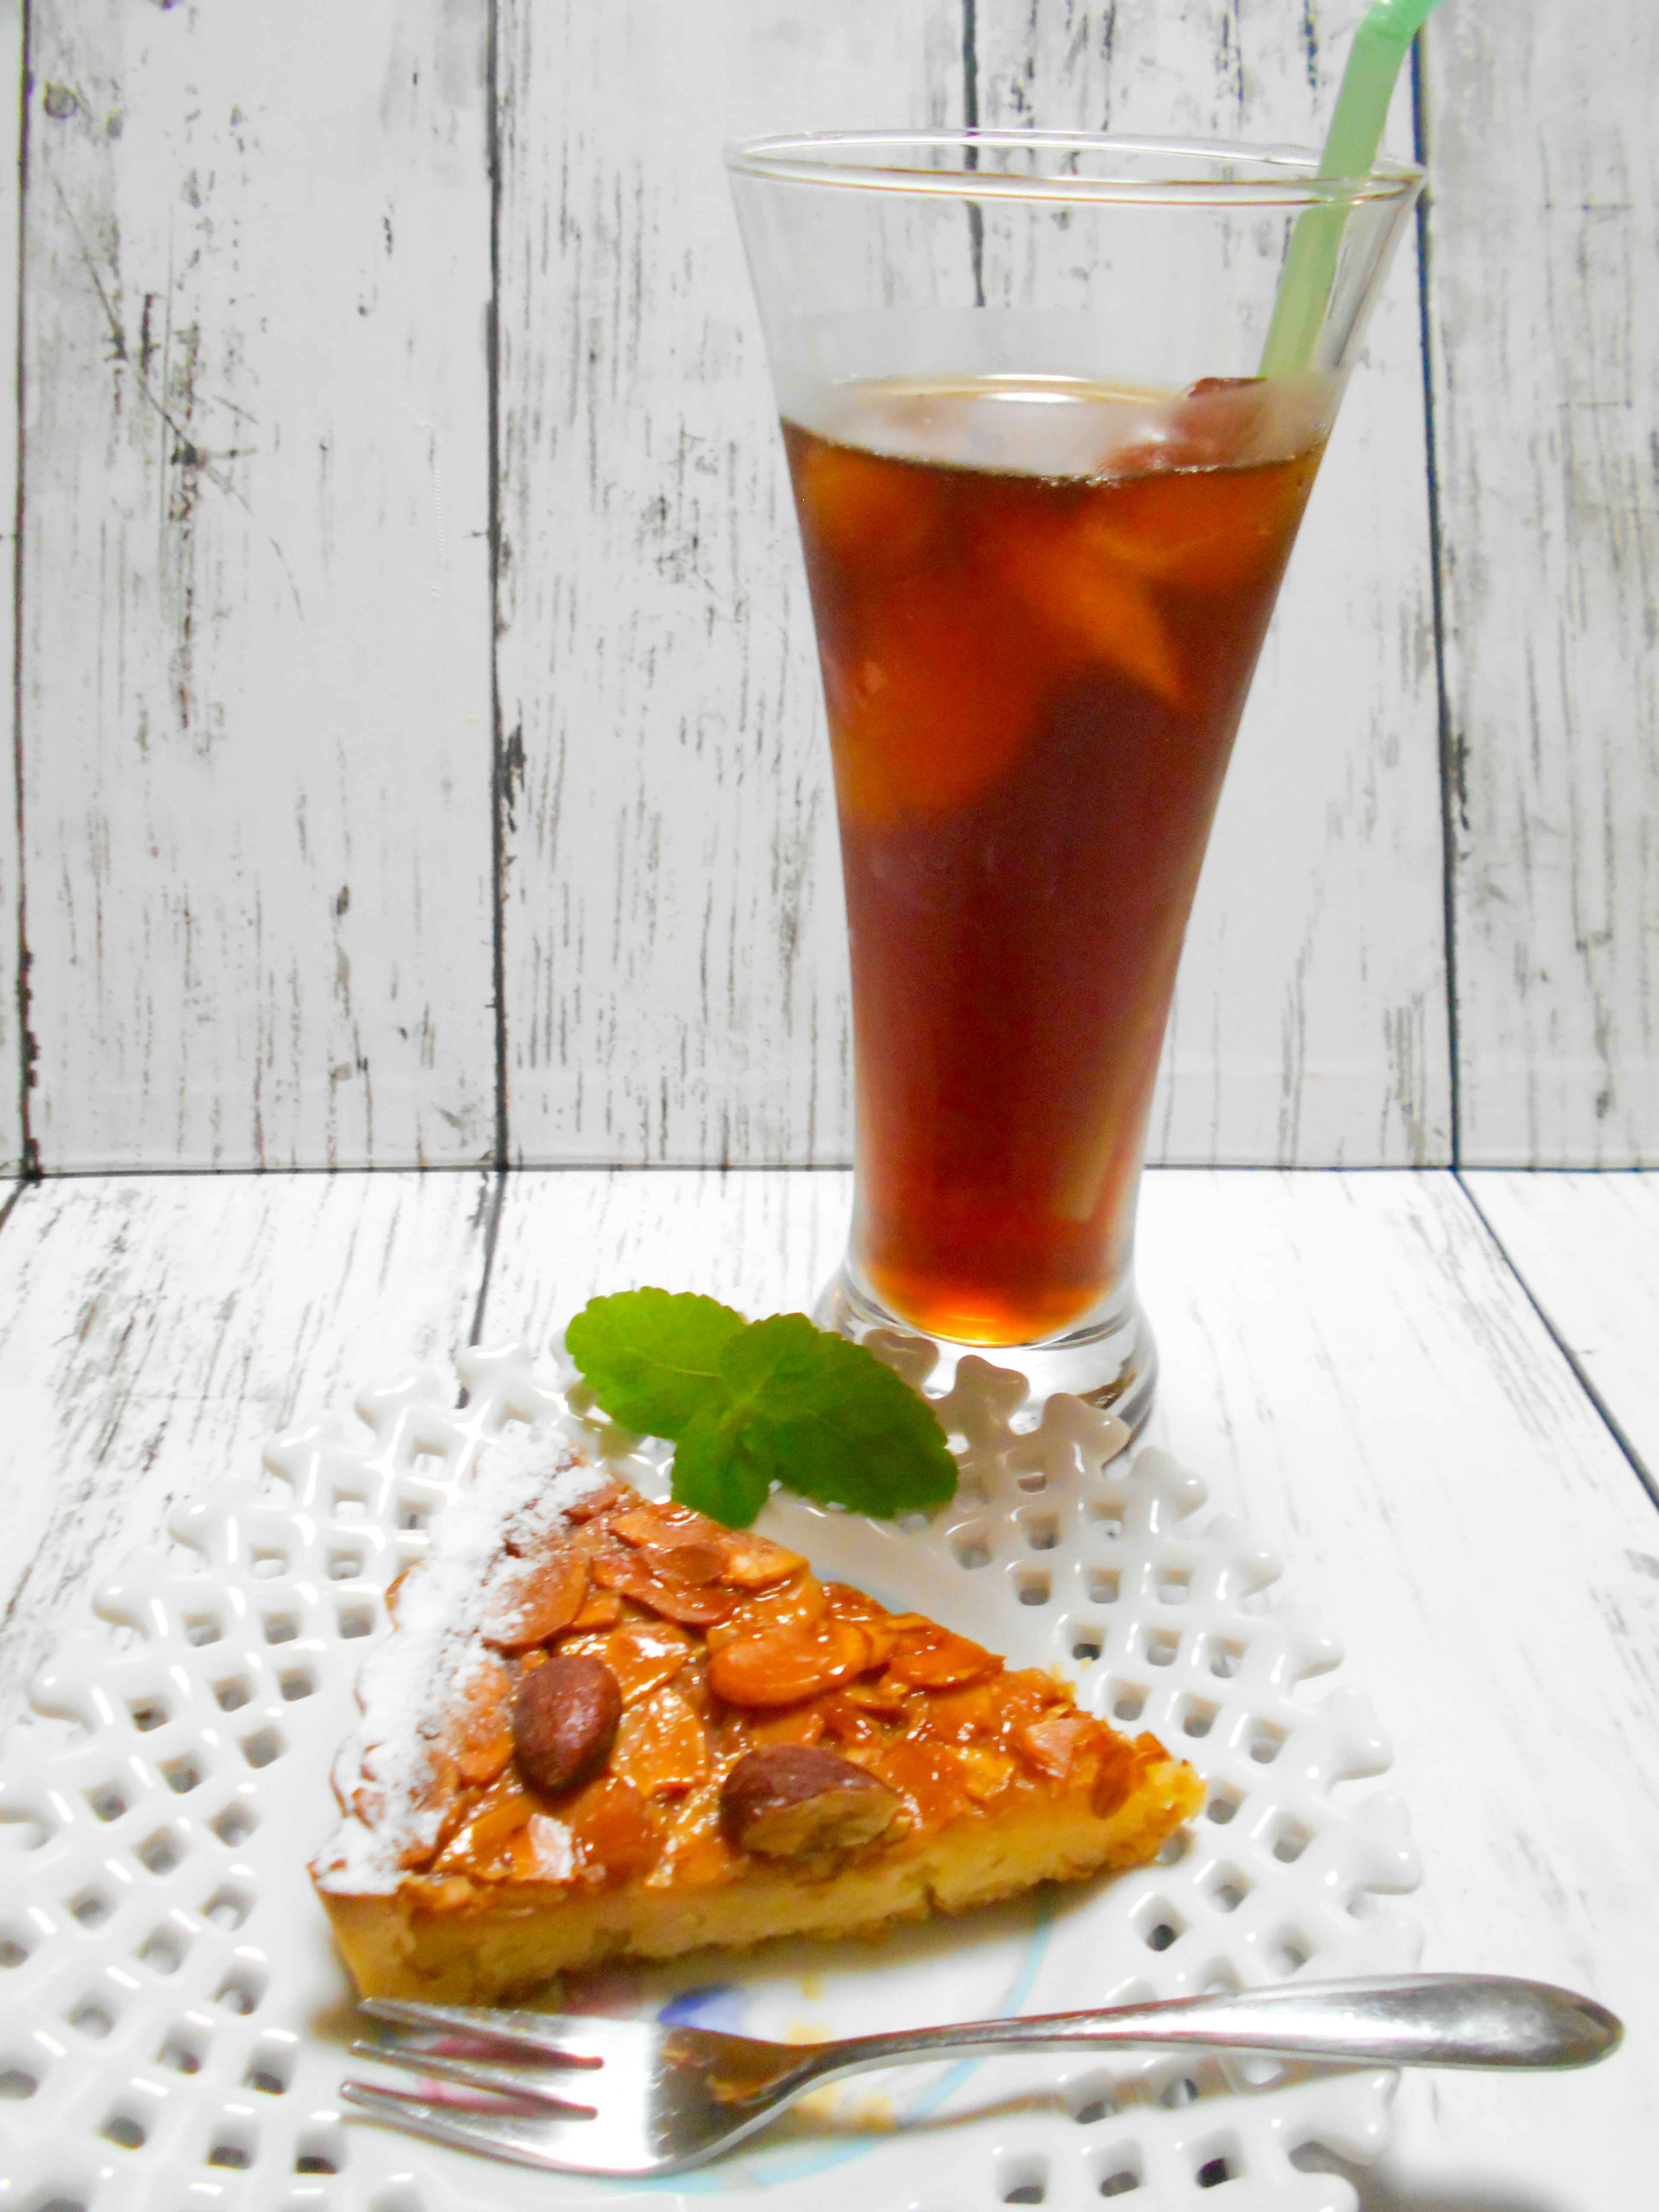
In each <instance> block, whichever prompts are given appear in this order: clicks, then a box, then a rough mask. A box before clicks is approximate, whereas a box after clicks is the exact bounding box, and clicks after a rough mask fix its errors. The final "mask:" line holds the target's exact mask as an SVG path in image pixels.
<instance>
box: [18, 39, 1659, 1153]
mask: <svg viewBox="0 0 1659 2212" xmlns="http://www.w3.org/2000/svg"><path fill="white" fill-rule="evenodd" d="M1359 11H1360V10H1359V0H1184V4H1177V0H837V4H836V6H834V7H825V6H823V5H822V4H820V0H699V4H697V5H696V6H695V7H692V6H686V5H684V4H680V0H604V4H603V5H601V4H599V0H535V3H534V4H532V0H352V4H351V5H350V6H349V7H344V8H342V7H339V6H337V5H334V4H331V0H289V5H287V6H286V7H284V8H283V9H269V8H262V7H258V6H255V5H253V4H252V0H143V3H142V4H141V0H27V6H25V7H23V8H21V9H20V7H19V4H18V0H0V68H3V70H5V71H6V72H7V73H8V75H13V74H19V75H20V76H21V72H22V71H23V70H24V69H25V68H26V70H27V75H26V76H21V82H22V85H23V96H22V99H21V105H20V107H19V109H18V110H17V111H16V112H8V114H7V118H6V123H5V125H4V126H3V127H4V128H5V130H6V131H9V132H12V131H17V130H19V129H20V128H21V143H22V152H23V167H22V176H23V193H22V200H21V223H14V222H10V221H7V222H4V223H0V239H3V241H4V245H5V247H6V249H7V250H10V249H11V248H12V247H13V246H15V244H16V243H17V241H18V240H20V239H21V276H20V272H19V271H18V270H15V269H14V270H12V271H11V272H10V273H9V275H0V300H3V302H4V305H3V307H0V362H4V363H5V364H6V365H7V366H6V369H5V371H4V372H0V373H4V374H9V373H10V368H11V364H12V363H13V362H14V359H15V364H16V368H17V373H18V374H19V376H20V378H21V390H20V392H19V394H18V400H19V404H18V405H17V406H16V407H15V408H13V407H10V406H8V405H6V404H3V397H0V416H3V418H4V421H5V425H6V427H5V429H4V431H3V432H0V441H6V442H0V483H7V484H9V481H10V479H11V477H12V474H13V471H14V464H15V459H16V457H15V456H14V454H13V453H12V451H11V448H10V445H9V441H10V440H11V438H12V436H13V434H14V424H18V425H21V501H19V505H18V511H19V513H20V514H21V525H22V530H21V575H20V579H19V589H18V592H17V594H16V600H15V605H16V607H17V609H18V611H20V612H21V625H20V629H19V635H18V637H17V640H16V661H15V667H16V677H17V684H16V699H17V728H16V757H17V762H18V771H19V787H18V792H17V804H16V807H15V810H14V809H13V808H11V807H9V806H7V807H0V823H3V829H0V899H3V902H4V907H5V911H6V914H7V916H8V921H7V923H6V926H5V927H3V928H0V1032H3V1035H0V1054H3V1065H4V1066H6V1067H8V1068H9V1069H15V1070H16V1071H17V1075H18V1081H17V1083H16V1085H15V1086H14V1085H13V1083H12V1081H11V1079H10V1078H8V1079H7V1080H6V1082H5V1083H4V1085H3V1086H0V1087H3V1090H4V1092H5V1097H6V1105H5V1109H4V1127H3V1130H0V1139H3V1141H0V1156H3V1158H4V1160H5V1161H6V1162H7V1163H8V1164H13V1165H15V1164H18V1163H20V1162H21V1163H24V1164H27V1165H30V1166H40V1167H41V1168H44V1169H45V1170H47V1171H52V1170H96V1169H102V1168H118V1167H135V1166H143V1167H149V1168H155V1167H164V1166H168V1167H186V1168H197V1167H219V1168H228V1167H237V1166H256V1167H269V1166H283V1165H301V1166H349V1165H354V1164H361V1165H375V1166H399V1165H418V1164H443V1165H461V1164H507V1163H508V1162H529V1163H561V1162H562V1163H572V1164H575V1163H585V1164H601V1163H610V1162H617V1163H632V1164H644V1163H653V1164H663V1163H675V1162H684V1163H699V1162H711V1163H724V1162H732V1163H739V1164H777V1163H789V1162H793V1163H812V1162H817V1163H823V1162H832V1161H836V1160H839V1159H842V1158H845V1156H846V1153H847V1150H848V1027H847V1017H846V1006H845V987H844V963H843V956H842V946H841V937H840V916H839V900H840V890H839V883H838V878H837V870H836V856H835V847H834V825H833V820H832V815H831V809H830V805H829V795H828V784H827V777H826V771H825V763H824V758H823V744H822V737H821V728H820V722H821V709H820V706H819V702H818V697H817V677H816V671H815V665H814V661H813V656H812V652H811V638H810V631H809V624H808V618H807V611H806V606H805V595H804V592H803V589H802V585H801V579H800V575H799V561H798V556H797V554H796V551H795V548H794V542H793V520H792V519H791V517H790V515H789V513H788V511H787V491H786V486H785V479H784V475H783V471H782V466H781V456H780V453H779V449H778V446H777V442H776V439H775V432H774V429H773V427H772V422H771V417H770V408H769V399H768V396H767V390H766V383H765V376H764V371H763V362H762V361H761V358H760V352H759V345H758V338H757V330H756V325H755V319H754V316H753V313H752V311H751V308H750V303H749V300H748V295H747V289H746V283H745V279H744V273H743V269H742V265H741V259H740V255H739V252H738V242H737V239H736V234H735V231H734V228H733V226H732V220H731V217H730V214H729V211H728V209H727V205H726V188H725V183H724V179H723V176H722V173H721V170H720V162H719V148H720V143H721V142H722V141H723V140H725V139H726V138H728V137H732V136H733V135H736V134H738V133H742V132H747V131H757V130H761V129H764V128H793V127H797V126H809V125H831V124H835V123H846V122H849V121H851V122H886V123H893V124H899V123H924V122H930V121H933V122H946V123H954V122H958V121H961V120H962V119H963V118H964V117H969V116H976V117H977V118H979V119H980V120H981V121H984V122H987V123H999V124H1002V123H1007V124H1014V125H1018V124H1022V123H1034V124H1048V125H1057V124H1067V125H1089V126H1092V127H1102V126H1105V127H1113V128H1121V129H1128V130H1147V131H1188V130H1191V131H1205V132H1217V131H1219V132H1226V133H1232V134H1237V135H1240V136H1244V137H1254V138H1258V139H1267V138H1282V137H1291V138H1297V139H1302V140H1307V139H1309V138H1310V137H1316V136H1317V134H1318V132H1319V131H1320V129H1321V128H1322V124H1323V121H1324V119H1325V118H1326V117H1327V116H1328V112H1329V107H1330V103H1331V100H1332V97H1333V94H1334V85H1335V81H1336V76H1337V73H1338V71H1339V70H1340V63H1341V59H1342V57H1343V53H1344V52H1345V49H1346V39H1347V35H1348V33H1349V32H1350V30H1351V28H1352V24H1353V22H1354V21H1355V20H1356V19H1357V16H1358V13H1359ZM1656 70H1659V16H1656V15H1655V12H1654V10H1653V9H1652V7H1651V4H1650V0H1604V4H1602V5H1601V6H1600V7H1598V8H1597V9H1596V10H1595V33H1594V36H1590V35H1589V34H1587V33H1586V31H1585V28H1584V24H1583V19H1582V18H1581V15H1579V13H1578V12H1577V11H1574V10H1571V9H1562V8H1561V7H1559V5H1552V4H1548V0H1509V3H1508V4H1505V5H1504V7H1502V8H1501V9H1499V8H1498V6H1497V5H1496V4H1495V0H1447V5H1446V6H1445V7H1444V8H1443V9H1442V10H1441V12H1440V13H1439V14H1438V15H1437V16H1436V17H1435V19H1434V21H1433V22H1432V24H1431V29H1430V34H1429V39H1428V45H1427V51H1426V54H1425V57H1424V59H1423V65H1422V70H1421V75H1420V83H1419V93H1420V99H1419V102H1418V106H1419V116H1418V118H1416V120H1417V121H1418V122H1420V126H1421V132H1422V137H1423V139H1424V141H1425V146H1426V150H1427V153H1428V155H1429V158H1430V161H1431V166H1432V169H1433V173H1434V179H1435V181H1434V185H1433V188H1432V192H1431V197H1430V200H1429V202H1428V205H1427V210H1426V215H1425V236H1426V240H1427V246H1428V252H1427V257H1426V264H1425V267H1424V268H1423V269H1421V270H1419V265H1418V259H1417V254H1416V251H1415V247H1414V246H1410V247H1408V248H1407V251H1406V252H1403V253H1402V255H1401V259H1400V261H1399V263H1398V264H1397V265H1396V267H1395V271H1394V273H1393V276H1392V277H1391V279H1390V283H1389V289H1388V293H1387V295H1386V297H1385V299H1384V300H1383V304H1382V307H1381V309H1380V311H1379V313H1378V314H1377V317H1376V322H1375V325H1374V326H1373V330H1372V333H1371V337H1370V346H1369V356H1370V357H1369V359H1368V360H1367V362H1364V364H1363V365H1362V367H1361V368H1360V370H1359V372H1358V375H1357V377H1356V379H1355V382H1354V386H1353V387H1352V393H1351V396H1350V398H1349V401H1348V404H1347V410H1346V417H1345V420H1344V421H1343V422H1342V424H1341V425H1340V428H1339V432H1338V435H1337V438H1336V441H1335V442H1334V447H1333V449H1332V452H1331V454H1330V458H1329V460H1328V465H1327V467H1326V470H1325V471H1324V474H1323V477H1322V481H1321V483H1320V486H1319V489H1318V491H1317V493H1316V499H1315V502H1314V506H1313V508H1312V510H1311V512H1310V517H1309V520H1308V524H1307V526H1306V530H1305V532H1304V539H1303V543H1302V545H1301V547H1300V549H1299V551H1298V555H1297V560H1296V562H1295V563H1294V564H1293V567H1292V571H1291V580H1290V582H1289V584H1288V586H1287V588H1286V592H1285V600H1284V605H1283V608H1282V611H1281V615H1280V618H1279V622H1278V623H1277V626H1276V628H1275V630H1274V633H1273V637H1272V639H1271V641H1270V643H1269V646H1268V648H1267V655H1266V658H1265V660H1264V664H1263V669H1262V673H1261V679H1260V682H1259V684H1258V686H1257V690H1256V692H1255V697H1254V700H1253V702H1252V705H1251V708H1250V709H1249V717H1248V720H1247V725H1246V729H1245V732H1244V734H1243V739H1242V741H1241V750H1240V754H1239V757H1238V762H1237V768H1236V770H1235V772H1234V775H1233V777H1232V780H1231V783H1230V786H1229V788H1228V791H1227V793H1226V797H1225V801H1224V805H1223V809H1222V814H1221V818H1220V820H1219V823H1218V828H1217V831H1216V836H1215V842H1214V845H1213V848H1212V859H1211V864H1210V866H1209V868H1208V870H1207V871H1206V877H1205V880H1204V883H1203V886H1202V888H1201V890H1200V898H1199V904H1198V909H1197V913H1196V915H1195V917H1194V926H1193V930H1192V933H1191V938H1190V940H1189V945H1188V957H1187V959H1186V963H1185V964H1184V966H1183V969H1182V978H1181V983H1180V987H1179V991H1178V994H1177V1000H1176V1012H1175V1018H1174V1022H1173V1024H1172V1029H1171V1036H1170V1048H1169V1051H1168V1053H1167V1054H1166V1066H1165V1069H1164V1082H1163V1088H1162V1090H1161V1092H1160V1097H1159V1102H1158V1109H1157V1113H1156V1117H1155V1123H1154V1132H1153V1150H1154V1153H1155V1156H1157V1157H1159V1158H1165V1159H1171V1160H1180V1161H1190V1162H1199V1163H1210V1162H1218V1163H1227V1162H1254V1163H1275V1162H1276V1163H1290V1164H1349V1165H1355V1164H1435V1163H1440V1162H1446V1161H1449V1160H1451V1159H1454V1158H1461V1159H1462V1161H1464V1162H1465V1163H1468V1164H1483V1163H1485V1164H1516V1163H1527V1162H1531V1163H1539V1164H1583V1165H1601V1166H1607V1165H1617V1164H1637V1163H1640V1162H1652V1161H1655V1160H1656V1159H1659V1042H1656V1024H1659V830H1656V828H1655V824H1656V822H1659V738H1656V730H1659V680H1656V659H1655V656H1656V643H1655V639H1656V631H1659V532H1656V515H1659V471H1656V465H1655V462H1654V459H1653V456H1654V453H1655V452H1656V451H1659V444H1656V440H1659V343H1656V341H1659V284H1656V280H1655V276H1654V270H1655V266H1656V247H1659V178H1656V168H1655V155H1654V152H1653V148H1652V140H1651V131H1650V110H1651V100H1652V87H1653V84H1654V82H1655V81H1656ZM5 106H8V103H5V102H0V107H5ZM1414 127H1415V126H1414V118H1413V101H1412V96H1411V89H1410V88H1406V89H1405V90H1404V91H1402V94H1401V100H1400V102H1399V104H1398V106H1397V108H1396V112H1395V118H1394V121H1393V123H1392V125H1391V129H1390V143H1392V144H1393V146H1394V147H1395V149H1397V150H1401V151H1409V150H1410V149H1411V147H1412V144H1413V134H1414ZM9 151H10V149H9V146H8V147H6V148H5V149H0V162H3V165H4V168H5V172H6V173H8V174H9V173H10V170H11V162H10V160H9ZM14 280H17V281H14ZM1419 280H1420V281H1419ZM20 298H21V344H19V345H17V346H16V347H14V345H13V343H12V332H11V331H10V330H9V327H7V324H6V319H9V317H10V316H11V315H12V314H13V313H15V310H16V307H17V303H18V301H19V299H20ZM1425 328H1426V331H1427V332H1428V337H1429V344H1428V361H1429V366H1430V371H1431V374H1430V375H1429V377H1428V379H1427V380H1426V382H1425V375H1424V332H1425ZM1430 402H1431V404H1429V403H1430ZM10 506H11V501H10V499H9V493H6V492H0V520H5V519H6V517H7V516H8V515H9V509H10ZM1437 597H1438V604H1439V611H1440V614H1441V617H1442V625H1441V629H1440V630H1438V631H1437V621H1436V603H1437ZM12 614H13V595H12V594H11V593H10V592H6V591H4V590H0V623H4V624H6V625H8V626H9V623H10V621H11V617H12ZM1443 771H1444V773H1443ZM20 838H21V843H20V842H19V839H20ZM14 913H15V915H16V917H17V923H18V927H15V928H14V927H12V926H11V923H10V920H9V917H10V916H11V915H13V914H14ZM20 971H21V980H22V981H23V984H24V986H25V995H24V998H23V1000H22V1004H21V1023H20V1020H19V1006H18V1000H17V996H16V985H17V982H18V981H19V975H20Z"/></svg>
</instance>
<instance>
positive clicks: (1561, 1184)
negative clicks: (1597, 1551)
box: [1464, 1169, 1659, 1497]
mask: <svg viewBox="0 0 1659 2212" xmlns="http://www.w3.org/2000/svg"><path fill="white" fill-rule="evenodd" d="M1464 1182H1465V1185H1466V1187H1467V1188H1468V1193H1469V1195H1470V1197H1471V1198H1473V1200H1474V1203H1475V1205H1476V1206H1478V1207H1479V1208H1480V1212H1481V1215H1482V1216H1483V1218H1485V1220H1486V1225H1487V1227H1488V1228H1489V1229H1490V1230H1491V1231H1492V1234H1493V1235H1494V1236H1495V1237H1497V1239H1498V1243H1500V1244H1501V1245H1502V1246H1503V1248H1504V1252H1505V1253H1506V1254H1507V1255H1508V1257H1509V1260H1510V1265H1511V1266H1512V1267H1514V1268H1515V1270H1516V1273H1517V1274H1518V1275H1519V1276H1520V1278H1521V1279H1522V1282H1523V1283H1524V1284H1525V1285H1526V1286H1527V1289H1528V1291H1529V1292H1530V1293H1531V1295H1532V1297H1534V1299H1536V1301H1537V1303H1538V1304H1539V1306H1540V1308H1541V1310H1542V1312H1543V1314H1544V1316H1545V1317H1546V1319H1547V1321H1548V1322H1549V1324H1550V1326H1551V1328H1553V1329H1554V1331H1555V1333H1556V1334H1557V1335H1558V1336H1559V1339H1560V1340H1561V1342H1562V1343H1563V1344H1564V1345H1565V1346H1566V1348H1567V1350H1568V1352H1570V1353H1571V1356H1572V1358H1574V1359H1575V1360H1576V1361H1577V1364H1578V1370H1579V1372H1580V1374H1581V1375H1582V1376H1583V1377H1584V1378H1585V1380H1586V1381H1587V1382H1588V1383H1589V1387H1590V1389H1592V1390H1593V1391H1595V1395H1596V1396H1597V1397H1598V1398H1599V1399H1600V1400H1601V1404H1602V1405H1603V1407H1606V1409H1607V1414H1608V1416H1609V1417H1610V1419H1612V1420H1613V1421H1614V1422H1615V1423H1616V1424H1617V1425H1618V1428H1619V1431H1620V1435H1621V1436H1622V1437H1623V1438H1624V1440H1625V1443H1626V1448H1627V1449H1629V1451H1630V1452H1631V1453H1632V1455H1633V1456H1634V1457H1635V1458H1636V1459H1637V1460H1638V1462H1639V1463H1640V1466H1641V1468H1642V1470H1643V1472H1644V1474H1645V1475H1646V1477H1647V1480H1648V1483H1649V1486H1650V1488H1651V1489H1652V1490H1653V1492H1654V1493H1655V1495H1656V1497H1659V1175H1562V1174H1553V1175H1505V1174H1504V1173H1502V1172H1501V1171H1500V1170H1495V1169H1487V1170H1483V1171H1481V1172H1480V1173H1478V1174H1471V1175H1468V1176H1465V1177H1464Z"/></svg>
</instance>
